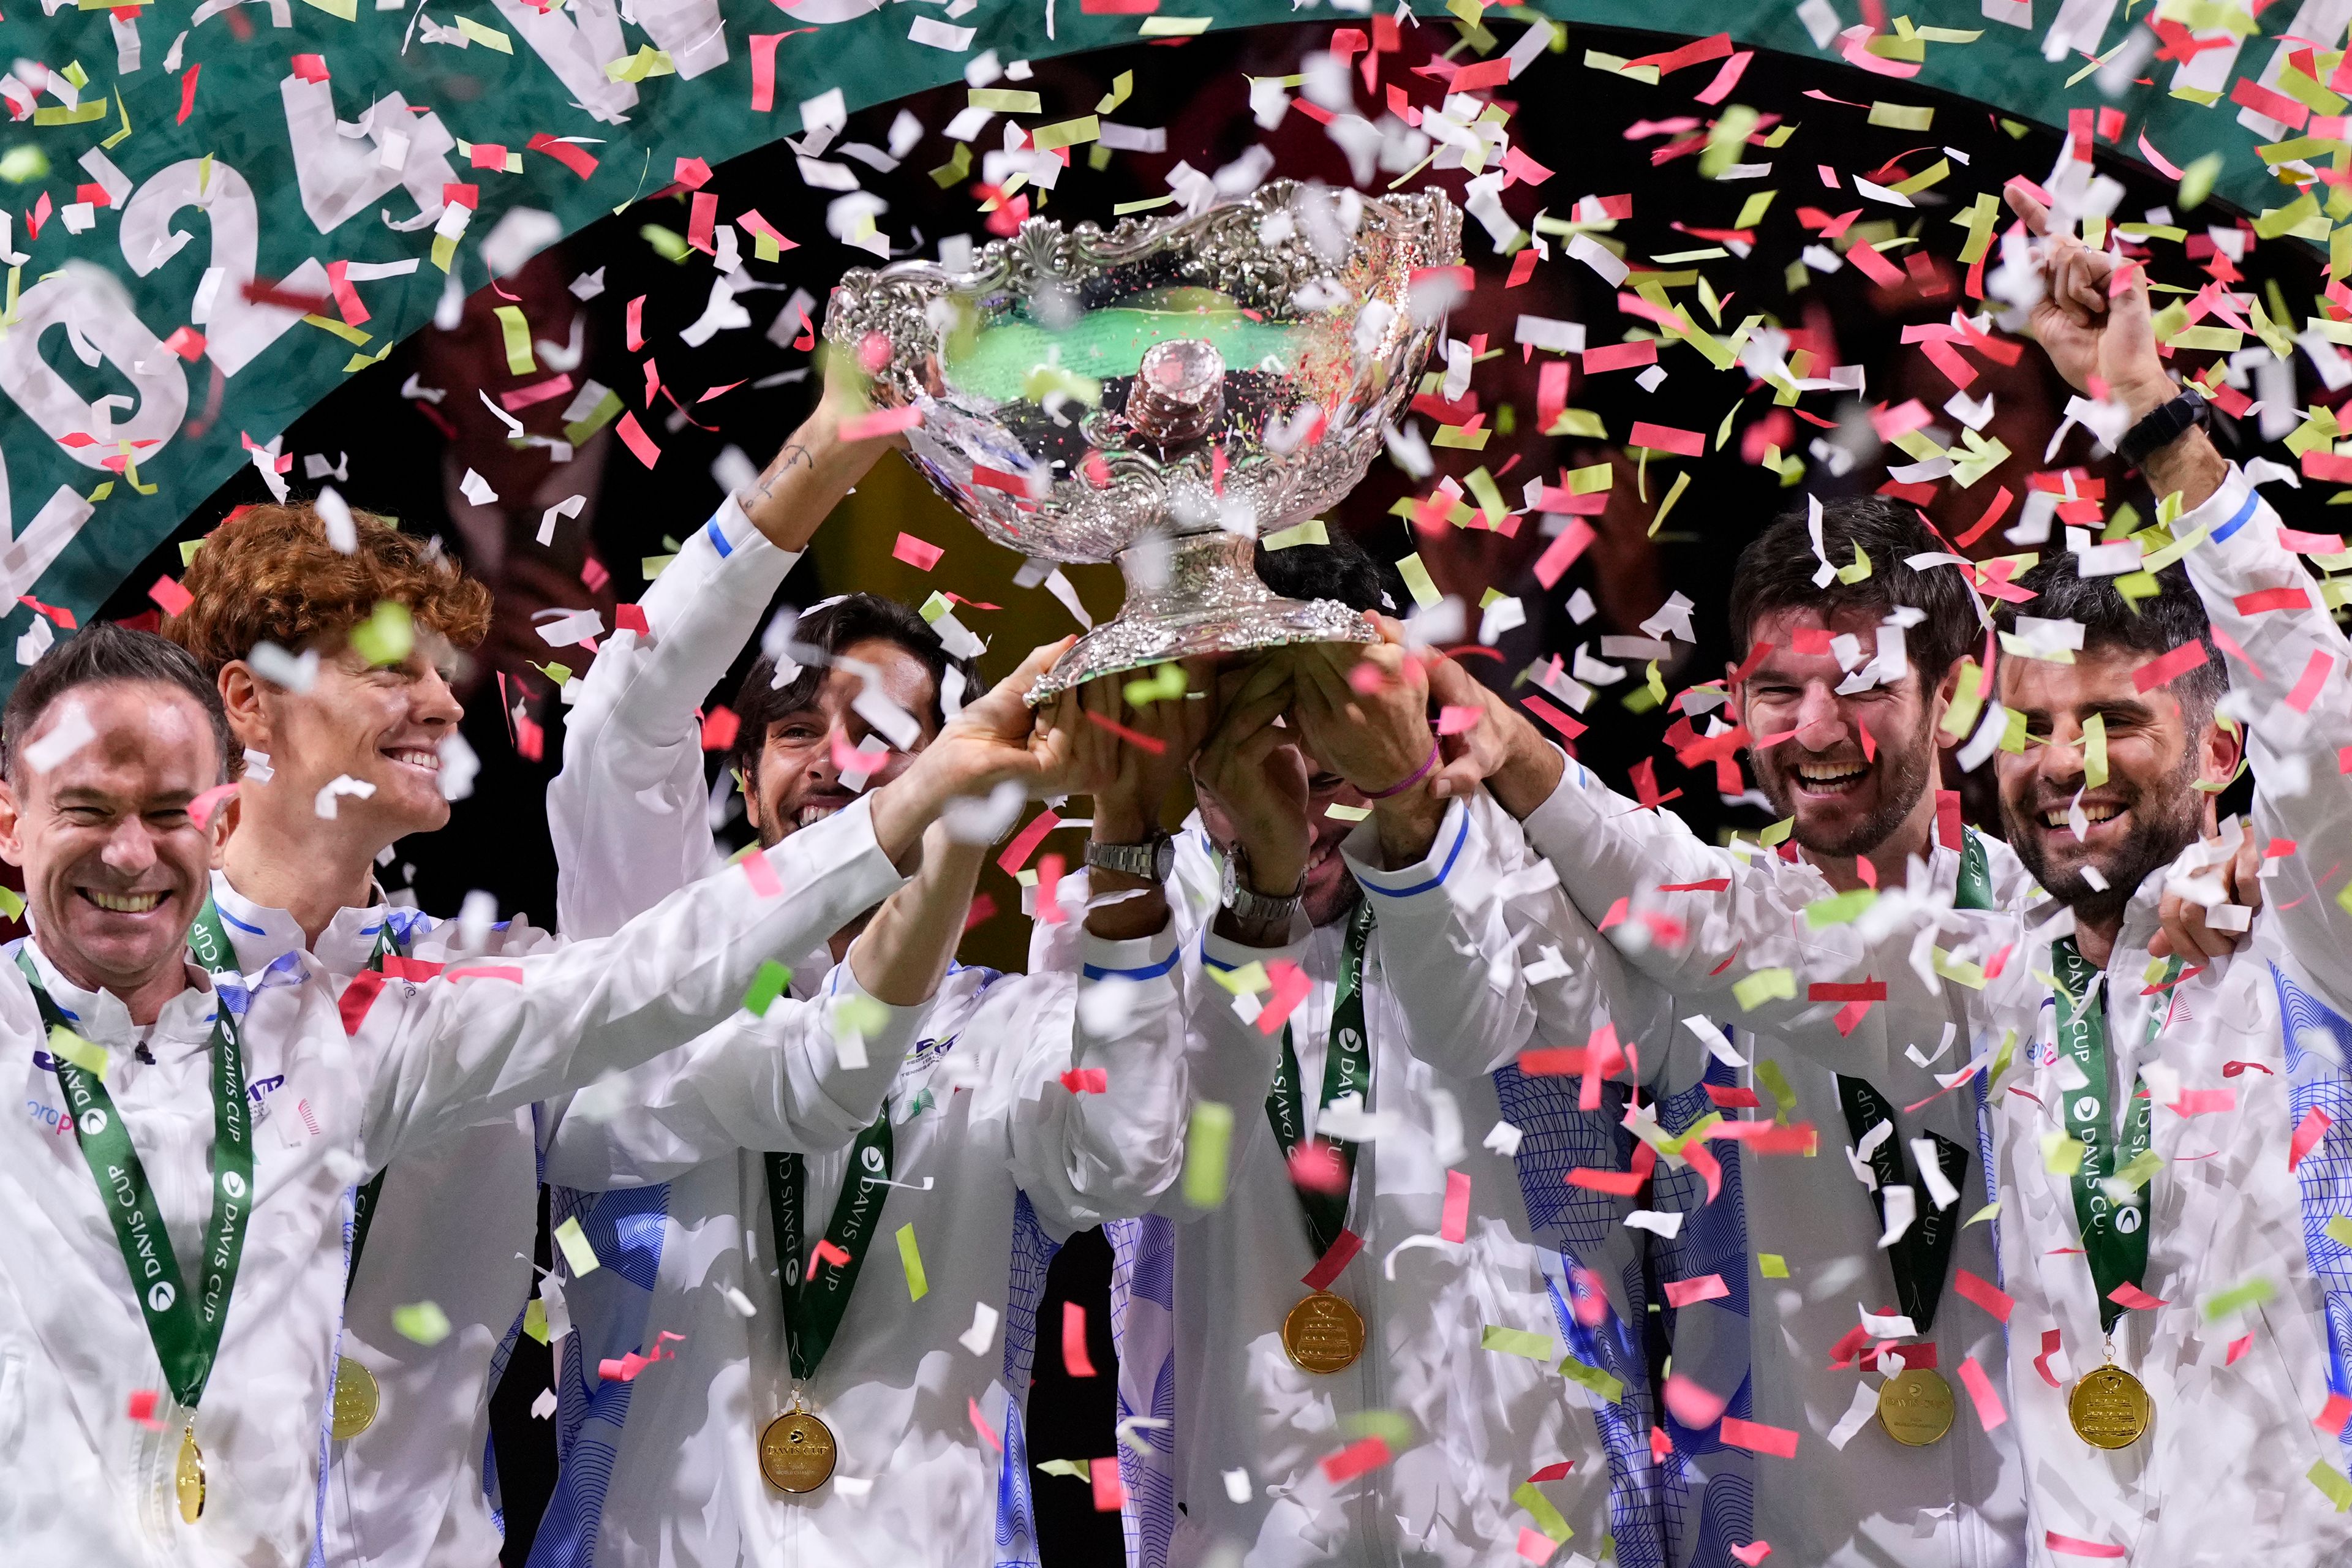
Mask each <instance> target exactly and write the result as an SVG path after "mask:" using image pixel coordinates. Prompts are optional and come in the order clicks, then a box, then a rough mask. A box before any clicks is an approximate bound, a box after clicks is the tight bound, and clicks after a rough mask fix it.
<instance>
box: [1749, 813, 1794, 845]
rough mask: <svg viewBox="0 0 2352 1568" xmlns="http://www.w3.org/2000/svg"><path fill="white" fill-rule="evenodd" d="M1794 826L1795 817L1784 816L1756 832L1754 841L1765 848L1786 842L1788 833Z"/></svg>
mask: <svg viewBox="0 0 2352 1568" xmlns="http://www.w3.org/2000/svg"><path fill="white" fill-rule="evenodd" d="M1796 826H1797V819H1796V818H1795V817H1793V816H1784V817H1782V818H1781V819H1780V821H1778V822H1776V823H1774V824H1772V826H1769V827H1767V828H1766V829H1765V830H1764V831H1763V832H1761V833H1759V834H1758V835H1757V836H1756V842H1757V843H1759V844H1761V845H1762V846H1764V847H1765V848H1767V849H1769V848H1772V847H1774V846H1776V845H1779V844H1783V843H1786V842H1787V841H1788V837H1789V835H1790V833H1791V832H1793V831H1794V830H1795V828H1796Z"/></svg>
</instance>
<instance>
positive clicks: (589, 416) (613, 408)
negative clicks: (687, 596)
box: [563, 390, 653, 579]
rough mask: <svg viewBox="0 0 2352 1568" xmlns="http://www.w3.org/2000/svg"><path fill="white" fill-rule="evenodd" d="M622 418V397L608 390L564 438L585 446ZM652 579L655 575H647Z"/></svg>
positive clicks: (571, 425) (565, 431) (565, 430)
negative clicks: (589, 439) (598, 432)
mask: <svg viewBox="0 0 2352 1568" xmlns="http://www.w3.org/2000/svg"><path fill="white" fill-rule="evenodd" d="M620 416H621V395H620V394H619V393H617V392H613V391H610V390H607V391H606V392H605V394H604V396H603V398H601V399H600V400H598V402H597V404H596V406H595V407H593V408H591V409H590V410H589V411H588V412H587V413H585V414H583V415H582V416H580V417H579V418H577V419H574V420H572V422H571V423H569V424H567V425H565V426H563V438H564V439H565V440H566V441H569V442H571V443H572V445H573V446H574V447H581V446H585V445H586V444H587V441H588V437H591V436H593V435H594V434H596V432H597V431H599V430H602V429H603V428H604V426H607V425H610V424H611V423H612V422H613V421H614V420H615V419H618V418H619V417H620ZM652 576H653V574H652V573H650V572H648V573H646V577H647V578H648V579H651V577H652Z"/></svg>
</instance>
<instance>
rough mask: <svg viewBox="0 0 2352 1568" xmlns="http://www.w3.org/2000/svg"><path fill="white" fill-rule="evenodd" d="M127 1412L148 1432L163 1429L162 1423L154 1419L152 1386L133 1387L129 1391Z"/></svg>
mask: <svg viewBox="0 0 2352 1568" xmlns="http://www.w3.org/2000/svg"><path fill="white" fill-rule="evenodd" d="M128 1414H129V1415H130V1416H131V1419H132V1420H133V1421H136V1422H138V1423H139V1425H141V1426H144V1427H146V1428H147V1429H148V1430H149V1431H150V1432H161V1431H162V1430H163V1423H162V1422H161V1421H158V1420H156V1419H155V1391H154V1390H153V1389H152V1388H134V1389H132V1390H131V1408H130V1410H129V1412H128Z"/></svg>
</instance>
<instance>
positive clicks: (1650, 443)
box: [1632, 419, 1706, 458]
mask: <svg viewBox="0 0 2352 1568" xmlns="http://www.w3.org/2000/svg"><path fill="white" fill-rule="evenodd" d="M1632 444H1633V446H1636V447H1649V448H1651V449H1652V450H1653V451H1659V452H1672V453H1674V454H1675V456H1676V457H1678V458H1698V457H1704V456H1705V455H1706V432H1704V431H1700V430H1683V429H1678V428H1677V427H1675V426H1672V425H1652V424H1650V423H1649V422H1647V421H1646V420H1641V419H1636V420H1635V421H1633V441H1632Z"/></svg>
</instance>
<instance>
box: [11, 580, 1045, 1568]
mask: <svg viewBox="0 0 2352 1568" xmlns="http://www.w3.org/2000/svg"><path fill="white" fill-rule="evenodd" d="M223 729H224V721H223V720H222V717H221V711H220V708H219V704H218V700H217V697H216V695H215V691H214V689H213V687H212V683H211V682H210V681H209V680H208V679H206V677H205V673H204V671H203V670H202V669H201V668H199V667H198V666H197V665H196V664H195V662H194V660H193V659H192V658H189V657H188V655H187V654H186V653H185V652H184V651H183V650H181V649H178V648H175V647H173V646H172V645H171V644H169V643H168V642H165V641H164V640H163V639H161V638H159V637H153V636H152V635H150V634H146V633H139V632H130V631H125V630H122V629H121V628H119V627H115V626H104V625H101V626H92V627H90V628H89V629H87V630H85V631H83V632H82V633H80V634H79V635H78V636H76V637H73V638H72V639H70V640H69V641H68V642H67V643H65V644H64V645H62V646H60V647H57V648H54V649H52V650H51V651H50V652H49V653H48V654H47V656H45V657H44V658H42V660H41V661H40V662H39V663H37V664H36V665H35V666H34V667H33V668H31V669H30V670H29V671H27V672H26V675H25V676H24V678H23V679H21V680H20V681H19V682H18V683H17V685H16V689H15V690H14V691H13V692H12V693H11V694H10V698H9V701H8V704H7V707H6V710H5V714H0V781H5V783H0V856H5V858H7V859H8V860H10V861H11V862H12V863H14V864H16V865H18V866H21V867H22V868H24V872H25V885H26V901H27V905H28V908H29V911H30V919H31V923H32V927H33V932H34V934H33V935H32V937H30V938H29V939H27V941H26V942H25V943H24V944H23V945H22V947H21V948H20V950H19V951H18V952H17V953H16V959H17V962H16V964H15V965H13V966H11V967H9V968H8V969H7V971H6V973H0V1030H5V1035H6V1037H7V1042H6V1043H7V1049H8V1051H9V1052H10V1053H11V1054H13V1055H14V1056H15V1057H16V1059H17V1060H19V1061H21V1062H23V1063H24V1064H25V1066H24V1068H23V1072H24V1080H23V1083H22V1086H21V1089H20V1090H19V1092H20V1093H21V1094H22V1096H23V1098H24V1101H25V1103H26V1106H27V1108H28V1110H30V1113H31V1114H30V1115H29V1116H26V1117H22V1118H11V1119H10V1120H9V1121H8V1122H7V1123H6V1124H5V1126H0V1184H5V1188H6V1190H7V1191H8V1192H9V1193H10V1194H11V1195H12V1197H13V1198H14V1200H15V1205H16V1212H17V1214H18V1215H19V1216H20V1218H21V1219H22V1221H23V1223H24V1224H25V1225H26V1226H28V1227H29V1228H28V1229H27V1231H26V1235H25V1237H23V1245H22V1246H19V1247H11V1248H9V1249H8V1250H7V1252H6V1253H5V1256H0V1367H5V1368H7V1369H9V1377H10V1389H11V1393H10V1395H9V1397H10V1399H11V1401H12V1408H14V1409H15V1410H16V1411H17V1412H18V1413H19V1415H18V1419H17V1420H16V1422H15V1423H13V1424H12V1426H11V1427H10V1428H9V1430H8V1432H7V1433H6V1434H5V1435H0V1436H5V1443H6V1448H5V1455H0V1458H5V1462H6V1464H7V1465H8V1467H9V1470H8V1474H9V1485H8V1487H7V1488H6V1489H5V1494H0V1501H5V1503H6V1505H7V1507H8V1508H9V1510H10V1512H9V1528H10V1530H11V1531H12V1536H11V1539H12V1542H13V1543H14V1545H15V1547H16V1553H17V1555H19V1556H21V1557H23V1558H24V1560H26V1561H27V1562H37V1563H128V1562H140V1563H164V1564H173V1565H181V1564H184V1565H189V1568H194V1565H198V1564H214V1563H238V1564H240V1565H247V1568H291V1565H293V1564H297V1563H302V1562H304V1561H306V1560H307V1559H308V1557H309V1555H310V1552H311V1550H312V1545H313V1535H314V1530H315V1521H316V1519H317V1515H318V1509H319V1490H318V1489H319V1484H320V1470H321V1464H320V1461H321V1455H320V1442H319V1437H320V1434H319V1429H318V1428H319V1420H320V1412H321V1411H322V1409H324V1408H325V1405H326V1403H327V1400H328V1397H329V1393H330V1390H331V1387H332V1386H333V1385H334V1381H335V1380H334V1377H333V1363H334V1360H335V1345H336V1340H337V1325H338V1323H339V1322H340V1321H341V1317H342V1312H343V1294H344V1289H345V1285H346V1280H347V1278H348V1264H347V1261H346V1259H347V1233H348V1227H349V1224H350V1216H351V1213H352V1206H351V1205H352V1197H351V1191H352V1183H353V1181H354V1179H355V1178H356V1177H358V1176H361V1175H363V1174H365V1173H367V1172H369V1171H372V1170H378V1169H383V1168H385V1167H387V1166H390V1165H394V1164H395V1163H398V1162H399V1161H401V1160H402V1159H403V1158H404V1157H405V1156H407V1155H409V1154H412V1153H414V1152H417V1151H418V1150H421V1149H424V1148H425V1147H428V1146H430V1145H433V1144H435V1143H436V1142H440V1141H442V1140H445V1139H446V1138H448V1137H449V1136H451V1135H452V1134H454V1133H458V1132H461V1131H464V1130H465V1129H467V1128H469V1127H473V1126H477V1125H480V1124H483V1123H485V1122H489V1121H497V1120H498V1119H500V1118H503V1117H507V1116H510V1115H511V1114H512V1113H513V1112H514V1111H515V1110H518V1109H520V1108H521V1107H523V1106H525V1105H528V1104H529V1103H530V1102H531V1101H532V1100H538V1099H541V1098H543V1097H545V1096H548V1095H551V1094H555V1093H560V1092H562V1091H565V1090H568V1089H577V1088H580V1087H583V1086H584V1085H585V1084H587V1083H589V1082H591V1081H593V1080H594V1079H597V1078H599V1077H602V1076H604V1075H605V1074H607V1073H611V1072H615V1071H619V1070H622V1069H625V1068H631V1067H634V1066H636V1065H637V1064H639V1063H642V1062H644V1061H645V1060H646V1059H647V1058H650V1057H652V1056H653V1055H654V1054H655V1053H656V1052H657V1051H660V1050H662V1049H666V1048H668V1047H671V1046H673V1045H675V1044H677V1042H679V1041H683V1040H687V1039H690V1038H693V1037H696V1036H698V1035H699V1034H701V1033H703V1032H704V1031H706V1030H709V1029H710V1028H712V1027H713V1026H717V1025H718V1024H719V1023H720V1022H721V1021H722V1020H723V1019H726V1018H727V1017H728V1016H730V1014H733V1013H735V1012H736V1011H737V1010H738V1008H739V1005H740V1000H741V998H742V997H743V995H744V994H745V992H746V990H747V989H748V988H749V987H750V985H751V982H752V979H753V977H754V976H755V975H756V974H757V973H759V971H760V968H761V965H762V964H763V963H768V962H771V960H772V955H774V954H776V953H778V952H799V951H801V950H802V949H803V947H804V946H805V944H807V943H808V942H811V941H812V940H814V938H815V937H816V936H817V935H818V934H819V933H821V932H823V931H827V930H830V929H832V928H833V927H834V926H836V925H838V924H839V923H840V922H841V921H844V920H845V919H847V918H848V917H849V916H850V915H852V914H854V913H855V912H856V911H857V910H863V909H866V908H869V907H871V906H872V905H873V904H874V903H875V902H876V901H877V900H878V899H882V898H884V897H887V895H888V894H889V893H890V892H891V891H893V890H894V889H896V888H897V887H898V886H899V885H900V884H901V883H902V882H903V881H904V877H903V876H902V874H901V873H900V872H899V871H898V863H899V862H902V861H903V862H908V863H909V864H911V863H912V862H913V860H914V858H915V857H916V855H917V853H918V849H919V840H920V838H921V836H922V834H923V833H924V832H925V831H926V830H927V829H928V828H929V826H930V824H931V823H932V822H933V821H934V820H935V819H936V818H937V817H938V816H939V815H940V813H941V812H942V811H943V810H944V809H945V808H946V807H947V805H948V804H949V803H950V801H951V800H953V799H954V798H956V797H958V796H959V795H966V794H971V793H981V794H985V793H986V792H987V791H989V790H990V789H992V788H993V787H994V786H995V785H997V784H1000V783H1006V782H1018V783H1020V784H1023V785H1024V787H1025V786H1028V785H1033V784H1034V785H1042V784H1045V781H1047V780H1048V779H1050V778H1053V777H1056V776H1058V773H1057V771H1056V770H1057V769H1058V768H1060V767H1061V766H1062V765H1063V759H1065V758H1066V755H1067V754H1068V752H1069V737H1068V735H1067V733H1066V731H1045V732H1040V731H1038V730H1037V729H1036V727H1035V724H1034V720H1033V718H1032V716H1031V715H1030V714H1029V712H1028V711H1027V710H1026V709H1025V708H1024V706H1023V705H1022V702H1021V699H1020V694H1019V692H1018V691H1017V690H1013V689H1003V690H1000V691H995V692H992V693H990V694H989V695H988V696H987V697H985V698H983V699H982V700H979V701H976V702H974V703H972V704H971V705H969V706H968V707H967V708H966V710H965V711H964V713H963V714H962V715H961V718H960V720H959V721H958V723H957V724H956V725H953V726H950V730H949V731H948V732H946V733H943V734H942V735H941V737H940V741H939V742H938V743H937V744H935V745H933V746H931V747H929V748H928V749H927V750H926V752H925V753H924V755H923V757H922V758H921V759H920V761H919V763H917V764H916V765H914V766H912V767H910V768H909V769H908V771H907V773H904V774H902V775H901V776H900V777H899V778H898V779H896V780H894V781H892V783H890V784H887V785H885V786H882V787H881V788H879V789H877V790H876V791H873V792H871V793H870V794H869V795H868V796H867V798H866V799H865V800H862V801H860V802H859V803H858V805H856V807H854V808H853V809H851V810H849V811H845V812H842V813H839V814H837V815H836V816H835V817H834V818H832V819H830V820H828V821H826V822H823V823H820V824H818V825H817V826H815V827H814V828H812V829H810V830H809V831H808V832H806V833H803V834H797V835H795V836H794V837H793V840H792V842H791V843H789V844H787V845H783V846H780V847H778V848H777V849H775V850H773V851H771V852H765V853H763V854H761V856H760V864H759V865H758V866H757V867H756V868H753V869H752V870H751V871H748V872H745V873H741V874H730V875H727V876H723V877H717V878H711V879H706V880H704V881H702V882H700V883H698V884H697V885H695V886H694V887H692V888H688V889H683V890H681V891H679V892H677V894H675V895H673V896H672V897H671V898H669V899H667V900H664V901H663V902H662V903H660V904H659V905H657V906H656V907H655V908H654V909H652V910H648V911H646V913H644V914H643V915H640V916H639V917H638V918H637V919H635V920H634V921H631V922H629V923H628V924H627V925H625V926H624V927H623V928H622V929H621V930H619V931H616V932H615V933H614V936H613V938H612V939H611V940H609V941H604V942H580V943H575V944H573V945H572V946H570V947H568V948H565V949H562V950H560V951H558V952H551V953H542V954H529V955H520V956H511V957H509V956H505V955H500V956H499V957H498V958H497V959H496V960H495V961H494V962H489V963H480V962H473V963H467V962H458V963H452V964H450V965H448V966H447V967H446V970H445V969H444V968H443V966H441V965H439V964H435V963H416V962H404V963H403V964H402V965H401V966H400V967H399V969H398V971H397V972H394V973H386V974H385V975H383V977H382V978H380V979H379V978H377V977H375V976H362V977H361V978H360V980H357V981H351V982H348V983H347V982H346V980H345V978H344V977H342V976H340V975H338V974H336V973H334V972H332V971H331V970H328V969H327V968H326V967H325V966H324V965H322V964H320V963H317V962H316V961H315V960H314V959H313V958H312V957H311V956H310V955H309V954H307V953H302V952H297V953H295V954H294V955H293V956H292V958H291V959H290V961H280V960H273V961H272V962H271V963H269V964H268V965H267V966H266V967H265V968H263V969H262V970H261V972H259V973H253V972H251V971H248V970H247V969H245V967H244V961H243V959H242V956H241V954H240V953H239V952H238V951H237V950H236V947H235V946H234V944H233V942H232V939H231V938H230V936H229V934H228V931H226V926H225V922H224V921H222V920H221V918H220V914H219V911H218V910H216V909H215V907H214V906H213V905H212V904H210V903H208V902H207V901H206V900H205V868H206V865H207V863H208V862H209V861H210V860H211V859H212V858H213V857H214V856H215V854H216V853H217V851H218V849H219V847H220V844H221V839H222V837H223V836H224V835H225V834H226V832H227V814H226V812H224V811H220V810H218V809H211V810H206V809H205V808H206V807H217V805H218V801H219V795H218V794H217V793H215V792H217V791H218V790H219V788H220V786H221V784H222V782H223V781H224V780H225V777H226V773H227V768H228V761H229V752H228V745H229V744H230V743H233V742H227V741H226V737H225V736H224V735H223V733H222V731H223ZM787 894H789V896H787ZM192 922H193V925H194V933H195V934H194V944H193V945H194V950H195V951H196V952H200V953H202V954H203V955H204V960H203V963H204V966H203V967H202V968H198V967H196V966H194V965H193V964H191V963H190V962H189V961H188V956H187V952H188V950H189V947H190V944H191V925H192ZM391 967H392V966H391V965H390V964H389V963H387V965H386V968H387V970H388V971H389V970H391ZM467 1212H468V1211H467V1209H466V1208H464V1207H460V1208H458V1209H457V1210H456V1211H454V1212H453V1213H452V1214H450V1215H444V1216H441V1223H442V1224H443V1225H444V1226H453V1225H454V1226H462V1225H463V1224H464V1223H465V1218H466V1215H467Z"/></svg>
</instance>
